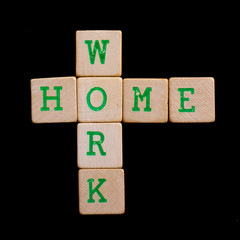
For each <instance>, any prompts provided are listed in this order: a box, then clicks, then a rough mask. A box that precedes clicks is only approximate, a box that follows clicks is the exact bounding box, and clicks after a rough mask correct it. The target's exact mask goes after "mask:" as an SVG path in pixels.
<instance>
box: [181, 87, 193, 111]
mask: <svg viewBox="0 0 240 240" xmlns="http://www.w3.org/2000/svg"><path fill="white" fill-rule="evenodd" d="M178 91H179V92H180V109H178V111H179V112H195V106H192V107H191V108H187V109H186V108H184V102H187V101H189V98H185V97H184V92H191V94H194V88H178Z"/></svg>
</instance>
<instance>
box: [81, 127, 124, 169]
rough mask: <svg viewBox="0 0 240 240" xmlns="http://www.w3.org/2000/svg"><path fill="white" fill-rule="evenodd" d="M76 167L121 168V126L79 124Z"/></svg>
mask: <svg viewBox="0 0 240 240" xmlns="http://www.w3.org/2000/svg"><path fill="white" fill-rule="evenodd" d="M77 138H78V148H77V150H78V167H79V168H121V167H122V124H121V123H79V124H78V137H77Z"/></svg>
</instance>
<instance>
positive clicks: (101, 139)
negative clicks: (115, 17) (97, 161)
mask: <svg viewBox="0 0 240 240" xmlns="http://www.w3.org/2000/svg"><path fill="white" fill-rule="evenodd" d="M87 135H89V152H87V156H95V155H96V153H95V152H94V151H93V145H97V146H98V149H99V151H100V154H101V155H102V156H106V152H104V151H103V148H102V145H101V144H102V143H103V141H104V135H103V133H101V132H90V131H89V132H87ZM94 135H98V136H100V140H99V141H93V136H94Z"/></svg>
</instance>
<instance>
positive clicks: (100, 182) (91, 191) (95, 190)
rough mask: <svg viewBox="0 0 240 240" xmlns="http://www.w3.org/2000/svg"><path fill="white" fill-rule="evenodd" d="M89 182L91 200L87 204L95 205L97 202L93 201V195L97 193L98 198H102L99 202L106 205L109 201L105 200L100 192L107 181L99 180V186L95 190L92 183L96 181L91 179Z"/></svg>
mask: <svg viewBox="0 0 240 240" xmlns="http://www.w3.org/2000/svg"><path fill="white" fill-rule="evenodd" d="M87 182H88V183H89V199H88V200H87V202H88V203H94V202H95V200H94V199H93V194H94V193H95V192H96V193H97V194H98V196H99V197H100V199H99V200H98V202H100V203H106V202H107V199H106V198H104V196H103V195H102V193H101V192H100V191H99V188H100V187H101V186H102V185H103V183H104V182H106V179H104V178H99V179H98V182H99V184H98V185H97V186H96V187H95V188H94V189H92V183H93V182H94V179H92V178H90V179H88V180H87Z"/></svg>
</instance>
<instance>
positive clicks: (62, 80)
mask: <svg viewBox="0 0 240 240" xmlns="http://www.w3.org/2000/svg"><path fill="white" fill-rule="evenodd" d="M76 95H77V94H76V78H75V77H57V78H38V79H32V80H31V97H32V99H31V100H32V121H33V122H34V123H52V122H55V123H56V122H76V121H77V96H76Z"/></svg>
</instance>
